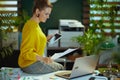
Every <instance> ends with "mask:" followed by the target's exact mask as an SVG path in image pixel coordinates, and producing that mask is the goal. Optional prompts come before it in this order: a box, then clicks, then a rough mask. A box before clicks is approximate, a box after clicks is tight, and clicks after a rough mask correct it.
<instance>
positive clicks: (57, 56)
mask: <svg viewBox="0 0 120 80" xmlns="http://www.w3.org/2000/svg"><path fill="white" fill-rule="evenodd" d="M77 49H78V48H75V49H70V48H69V49H67V50H66V51H64V52H61V53H55V54H54V55H53V56H52V57H51V59H53V60H55V59H58V58H60V57H62V56H64V55H66V54H69V53H71V52H73V51H75V50H77Z"/></svg>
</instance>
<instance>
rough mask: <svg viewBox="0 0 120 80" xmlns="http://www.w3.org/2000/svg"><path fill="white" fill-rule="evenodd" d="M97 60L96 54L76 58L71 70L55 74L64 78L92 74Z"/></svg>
mask: <svg viewBox="0 0 120 80" xmlns="http://www.w3.org/2000/svg"><path fill="white" fill-rule="evenodd" d="M97 62H98V56H96V55H91V56H85V57H80V58H76V60H75V63H74V66H73V69H72V71H64V72H61V73H57V74H55V75H56V76H59V77H63V78H66V79H71V78H76V77H80V76H85V75H88V74H92V73H93V72H94V70H95V68H96V65H97Z"/></svg>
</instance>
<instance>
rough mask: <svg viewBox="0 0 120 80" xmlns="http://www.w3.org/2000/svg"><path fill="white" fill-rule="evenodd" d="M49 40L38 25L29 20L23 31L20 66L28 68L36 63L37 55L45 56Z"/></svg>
mask: <svg viewBox="0 0 120 80" xmlns="http://www.w3.org/2000/svg"><path fill="white" fill-rule="evenodd" d="M46 42H47V38H46V36H45V34H44V33H43V32H42V30H41V28H40V26H39V24H38V23H36V22H35V21H33V20H29V21H27V22H26V24H25V25H24V28H23V31H22V42H21V47H20V55H19V59H18V64H19V66H20V67H22V68H23V67H27V66H29V65H31V64H33V63H34V62H36V55H40V56H43V54H44V49H45V47H46Z"/></svg>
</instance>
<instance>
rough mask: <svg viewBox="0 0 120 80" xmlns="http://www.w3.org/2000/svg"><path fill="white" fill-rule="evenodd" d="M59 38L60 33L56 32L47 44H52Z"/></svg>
mask: <svg viewBox="0 0 120 80" xmlns="http://www.w3.org/2000/svg"><path fill="white" fill-rule="evenodd" d="M60 38H61V34H58V33H56V34H55V35H54V36H53V37H52V38H51V39H50V41H49V44H54V43H55V42H57V41H58V40H59V39H60Z"/></svg>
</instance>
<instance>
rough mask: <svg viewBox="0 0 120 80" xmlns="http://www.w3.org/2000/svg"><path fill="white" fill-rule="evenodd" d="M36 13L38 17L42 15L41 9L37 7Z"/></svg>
mask: <svg viewBox="0 0 120 80" xmlns="http://www.w3.org/2000/svg"><path fill="white" fill-rule="evenodd" d="M35 13H36V16H37V17H39V16H40V10H39V9H36V11H35Z"/></svg>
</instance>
